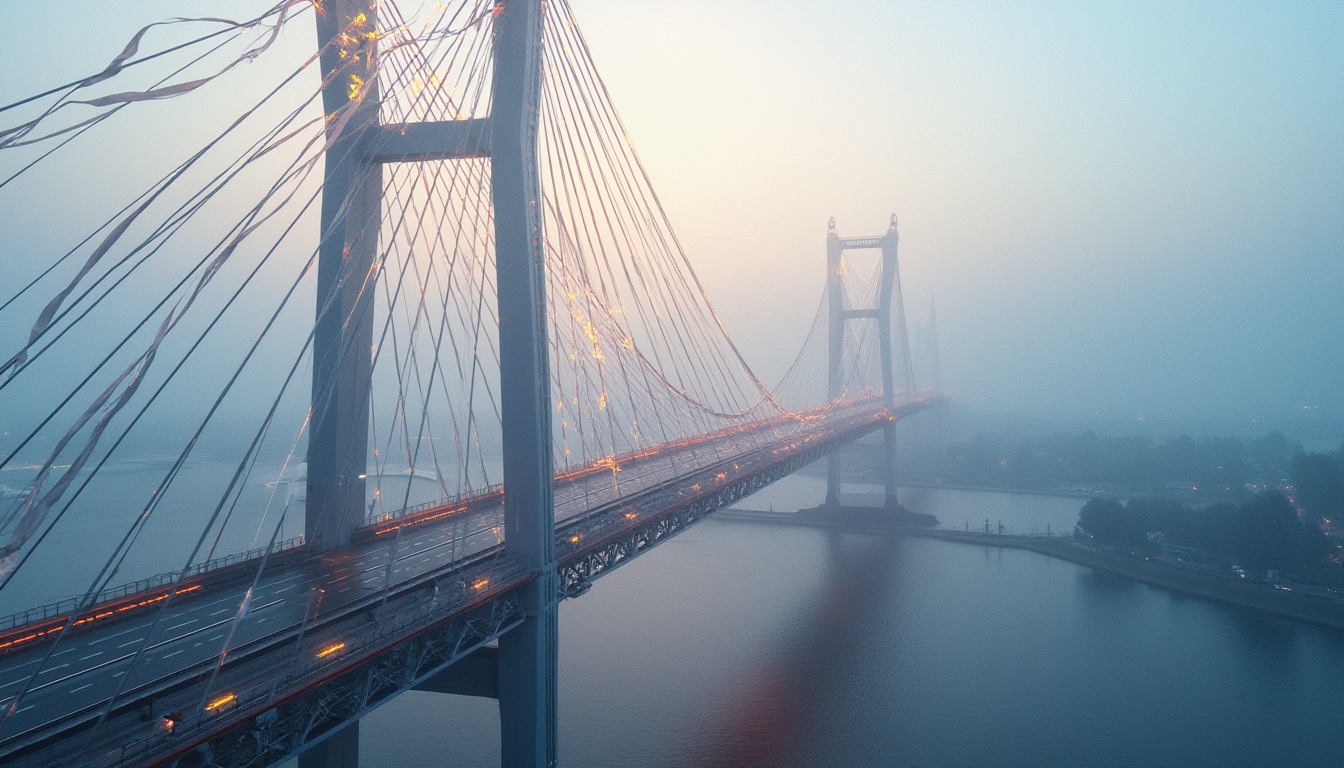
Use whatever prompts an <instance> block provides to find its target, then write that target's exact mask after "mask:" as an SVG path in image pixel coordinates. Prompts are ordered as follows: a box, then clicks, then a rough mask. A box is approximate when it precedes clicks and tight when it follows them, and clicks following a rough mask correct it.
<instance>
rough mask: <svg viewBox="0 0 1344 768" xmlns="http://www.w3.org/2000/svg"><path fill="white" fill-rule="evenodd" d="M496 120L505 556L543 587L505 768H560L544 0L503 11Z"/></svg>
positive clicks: (515, 685) (524, 631) (503, 670)
mask: <svg viewBox="0 0 1344 768" xmlns="http://www.w3.org/2000/svg"><path fill="white" fill-rule="evenodd" d="M495 10H496V13H495V17H494V25H495V30H494V35H495V37H494V84H493V94H492V95H493V99H492V101H491V114H490V133H491V136H490V157H491V184H492V195H493V199H494V214H495V257H496V269H497V272H496V283H497V285H498V290H499V365H500V417H501V422H502V427H503V440H504V453H503V458H504V548H505V551H506V552H507V553H508V554H510V555H512V556H515V557H517V558H518V559H519V560H521V561H523V562H524V563H526V564H527V566H528V567H529V569H530V570H532V572H533V573H534V574H535V575H536V578H534V579H533V581H532V582H531V583H530V584H529V585H528V587H527V590H526V595H525V609H526V612H527V618H526V619H525V620H524V621H523V623H522V625H521V626H519V627H517V628H516V629H514V630H512V631H510V632H508V633H507V634H505V635H504V636H503V637H501V638H500V640H499V717H500V726H501V728H500V733H501V739H502V745H501V754H502V757H503V765H504V767H505V768H549V766H553V765H555V764H556V741H557V739H556V708H557V706H558V702H557V690H558V686H557V682H556V668H557V658H558V657H557V646H558V643H559V632H558V627H559V622H558V608H557V600H558V587H557V585H558V582H557V576H556V563H555V509H554V503H553V500H552V487H551V483H552V477H553V474H554V469H553V467H552V457H551V413H552V410H551V377H550V368H549V365H548V358H547V355H548V354H549V351H550V346H549V344H548V340H547V329H546V272H545V266H546V265H545V247H544V246H545V239H544V237H543V234H542V211H541V205H542V201H541V192H540V180H539V176H538V172H537V125H538V121H539V117H540V114H539V113H540V89H541V63H542V47H541V46H542V7H541V0H502V1H501V2H497V3H496V5H495Z"/></svg>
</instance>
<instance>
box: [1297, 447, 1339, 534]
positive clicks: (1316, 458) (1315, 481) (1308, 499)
mask: <svg viewBox="0 0 1344 768" xmlns="http://www.w3.org/2000/svg"><path fill="white" fill-rule="evenodd" d="M1292 480H1293V487H1294V489H1295V491H1296V500H1297V503H1298V505H1299V506H1301V507H1302V510H1303V511H1304V512H1306V513H1307V514H1308V515H1311V516H1312V517H1313V518H1323V519H1325V520H1330V521H1338V520H1341V519H1344V446H1340V448H1339V450H1338V451H1335V452H1334V453H1302V452H1300V451H1299V452H1298V453H1297V454H1295V455H1294V456H1293V463H1292Z"/></svg>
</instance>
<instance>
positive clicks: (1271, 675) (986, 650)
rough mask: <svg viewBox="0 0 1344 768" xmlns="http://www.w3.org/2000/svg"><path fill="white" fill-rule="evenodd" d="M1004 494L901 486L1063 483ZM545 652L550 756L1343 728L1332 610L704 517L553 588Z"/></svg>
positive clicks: (963, 502) (1076, 754) (1106, 748)
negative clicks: (1203, 596)
mask: <svg viewBox="0 0 1344 768" xmlns="http://www.w3.org/2000/svg"><path fill="white" fill-rule="evenodd" d="M814 486H815V481H814V480H813V479H812V478H807V477H805V476H803V477H800V476H793V477H790V478H787V479H785V480H783V481H780V483H778V484H776V485H775V486H772V488H773V489H776V490H775V493H776V494H778V495H777V496H776V500H777V501H778V500H779V499H781V498H783V497H788V496H790V495H792V496H793V497H794V498H796V499H799V500H806V499H808V498H809V497H810V495H811V494H812V493H813V490H814ZM1004 496H1005V495H1004V494H977V493H972V492H947V491H936V490H929V491H925V492H924V493H923V494H922V495H921V494H915V493H910V494H909V496H907V498H908V499H909V501H908V503H910V504H911V506H912V507H913V508H915V509H917V510H919V511H925V512H933V513H934V514H937V515H938V516H939V517H940V518H942V519H944V523H946V522H947V521H948V520H951V519H955V518H956V517H957V516H959V515H960V516H968V517H973V518H975V517H978V518H984V517H985V516H992V515H1001V516H1002V517H1003V518H1004V523H1005V525H1014V526H1017V527H1029V526H1031V525H1032V524H1033V523H1032V522H1031V520H1032V519H1033V517H1032V516H1033V515H1036V514H1040V515H1045V516H1046V517H1050V518H1053V517H1055V516H1056V515H1058V514H1060V510H1062V509H1064V508H1067V507H1071V508H1072V511H1073V513H1074V514H1076V512H1077V509H1078V508H1079V507H1080V506H1081V503H1082V502H1081V501H1080V500H1074V499H1058V498H1048V497H1033V496H1014V497H1012V498H1013V499H1015V500H1016V501H1017V503H1018V504H1019V506H1017V507H1012V508H1010V507H1008V506H1006V505H1005V503H1004V501H1005V499H1004ZM763 501H764V499H763V497H762V496H761V495H757V496H753V497H751V498H749V499H747V500H746V501H745V502H744V503H743V506H746V507H751V508H757V509H759V508H764V506H765V505H766V504H768V503H769V502H766V504H762V503H761V502H763ZM776 509H777V510H778V511H785V508H784V507H783V506H777V507H776ZM560 664H561V670H560V674H561V680H560V750H561V752H560V754H561V759H562V761H563V762H564V764H568V765H582V766H591V767H593V768H616V767H617V766H631V765H640V766H666V767H667V768H674V767H675V768H682V767H685V766H706V767H710V768H719V767H722V768H729V767H730V766H731V767H733V768H743V767H754V766H760V767H761V768H765V767H766V766H772V767H777V766H797V767H798V768H803V767H804V766H807V767H809V768H829V767H835V768H841V767H842V766H861V767H865V768H866V767H868V766H872V767H873V768H878V767H884V766H907V765H910V766H913V765H926V766H930V765H933V766H944V765H946V766H953V765H957V766H961V765H977V766H1004V767H1005V768H1007V767H1009V766H1023V765H1034V766H1047V767H1055V766H1058V767H1059V768H1066V767H1069V766H1080V765H1095V766H1125V765H1142V766H1157V765H1190V766H1204V765H1207V766H1247V767H1249V766H1265V765H1294V766H1330V765H1334V764H1335V761H1336V760H1337V756H1338V755H1339V754H1340V750H1341V749H1344V732H1341V731H1340V729H1339V728H1338V713H1339V712H1340V711H1341V707H1344V691H1342V690H1341V689H1340V687H1339V685H1338V681H1339V680H1340V679H1344V641H1342V640H1341V636H1340V634H1339V633H1338V632H1335V631H1328V630H1324V629H1318V628H1315V627H1312V626H1309V625H1305V624H1301V623H1296V622H1292V621H1288V620H1284V619H1278V618H1274V617H1269V616H1265V615H1262V614H1258V613H1255V612H1250V611H1245V610H1241V609H1236V608H1230V607H1227V606H1222V605H1219V604H1215V603H1210V602H1206V601H1203V600H1198V599H1193V598H1187V597H1182V596H1179V595H1176V594H1173V593H1170V592H1166V591H1163V590H1160V589H1156V588H1151V587H1148V586H1145V585H1142V584H1138V583H1134V582H1131V581H1128V580H1124V579H1119V578H1115V577H1111V576H1108V575H1105V574H1099V573H1096V572H1094V571H1091V570H1089V569H1087V568H1083V567H1080V566H1076V565H1073V564H1070V563H1066V562H1062V561H1058V560H1053V559H1051V558H1048V557H1044V556H1042V555H1038V554H1035V553H1031V552H1025V551H1017V550H996V549H986V548H981V547H976V546H966V545H960V544H954V543H948V542H942V541H934V540H926V539H902V538H886V537H882V536H870V535H851V534H843V535H842V534H835V533H831V532H826V531H821V530H815V529H805V528H792V527H787V526H771V525H762V524H757V523H742V522H723V521H715V520H714V519H713V518H711V519H710V520H709V521H707V522H705V523H703V524H701V525H699V526H696V527H695V528H692V529H691V530H690V531H688V532H686V533H685V534H682V535H681V536H679V537H677V538H676V539H675V540H673V541H671V542H669V543H667V544H666V545H663V546H661V547H658V548H657V549H655V550H654V551H652V552H650V553H649V554H647V555H645V556H642V557H641V558H640V559H639V561H638V562H636V563H633V564H631V565H630V566H628V567H625V568H622V569H619V570H617V571H616V572H614V573H612V574H611V575H609V576H606V577H604V578H602V579H601V580H599V581H598V582H596V584H595V586H594V587H593V589H592V590H591V591H590V592H588V593H587V594H586V595H584V596H583V597H582V598H580V599H577V600H568V601H566V602H564V603H562V604H561V646H560ZM498 734H499V730H498V715H497V710H496V706H495V702H493V701H489V700H480V699H467V698H463V697H452V696H439V695H434V694H424V693H410V694H407V695H405V696H402V697H400V698H398V699H396V700H394V701H392V702H391V703H389V704H388V705H386V706H384V707H383V708H382V709H380V710H378V711H376V712H375V713H374V714H373V715H371V716H369V717H367V718H365V719H364V720H363V721H362V723H361V734H360V738H361V752H362V757H361V759H362V760H363V761H364V764H366V765H378V766H380V767H383V766H385V767H386V768H403V767H405V768H409V767H410V766H419V765H428V764H446V765H453V766H470V767H472V768H474V767H476V766H481V767H484V766H494V765H497V760H498V756H497V755H498V743H497V740H498Z"/></svg>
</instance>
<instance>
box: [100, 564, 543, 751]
mask: <svg viewBox="0 0 1344 768" xmlns="http://www.w3.org/2000/svg"><path fill="white" fill-rule="evenodd" d="M482 574H488V575H489V578H490V583H491V585H492V588H491V589H489V590H486V591H484V592H482V593H480V594H473V593H472V591H471V590H470V588H467V589H466V590H464V591H463V592H462V593H460V594H458V595H456V597H457V599H456V600H451V601H446V602H439V603H437V604H430V605H427V606H425V607H422V608H419V609H417V610H416V611H415V612H414V613H412V614H411V615H410V616H407V617H404V618H402V619H399V620H397V621H395V622H392V623H379V624H376V625H373V629H372V630H371V631H369V632H366V633H364V634H362V635H359V636H358V638H357V639H353V640H348V641H345V642H343V643H341V646H340V648H339V650H337V651H335V652H332V653H329V654H326V655H323V656H320V657H317V658H312V659H309V660H308V661H306V662H303V663H301V664H293V663H291V664H288V665H286V668H287V671H286V672H285V674H284V675H283V676H280V677H275V678H270V679H268V680H266V681H265V682H262V683H256V684H254V685H252V686H250V687H247V688H243V689H240V690H235V691H228V692H224V691H221V692H220V693H219V694H217V695H215V696H212V697H210V701H209V703H208V704H207V706H206V710H204V711H198V712H193V713H191V714H185V715H184V716H182V717H181V719H179V720H176V721H175V722H174V723H173V724H172V727H171V730H167V729H165V730H164V731H162V732H161V733H160V734H158V735H155V736H150V737H147V738H142V739H138V740H136V741H134V742H131V743H128V744H125V745H124V746H123V747H122V748H121V750H120V754H119V755H118V765H140V764H143V762H144V761H146V760H149V759H153V756H154V755H156V754H158V753H163V752H168V751H171V750H172V749H173V748H174V747H176V746H177V745H178V744H179V743H182V742H188V743H190V742H191V741H192V740H193V739H192V736H193V735H195V734H200V733H202V732H208V731H209V730H210V729H212V728H216V727H218V725H219V723H220V721H222V720H225V719H227V718H228V716H229V715H230V714H234V713H237V712H239V711H242V710H254V711H255V710H265V709H267V708H269V706H270V705H271V704H272V703H273V702H275V701H277V700H279V699H281V698H284V697H286V696H290V695H292V694H293V692H294V691H295V690H301V689H302V688H304V687H305V686H306V684H307V683H308V682H309V681H311V680H312V679H316V678H320V677H322V676H325V675H328V674H330V672H331V670H333V669H334V668H337V667H338V666H339V664H338V662H340V661H343V660H350V659H352V657H354V658H356V659H357V657H360V656H363V655H365V654H367V653H369V652H372V651H375V650H377V649H379V648H382V647H384V646H387V645H388V644H389V643H396V642H398V641H400V640H402V639H405V638H406V637H409V636H410V635H411V634H412V631H413V630H415V629H418V628H419V627H422V626H427V625H429V624H431V623H433V622H434V621H437V620H440V619H442V618H444V617H447V616H451V615H452V614H454V613H457V612H459V611H462V610H464V609H466V608H468V607H469V606H471V605H472V604H474V603H475V602H476V601H479V600H481V599H491V598H494V597H497V596H499V595H502V594H505V593H507V592H508V591H509V590H511V589H513V588H514V587H516V586H517V585H518V584H521V583H523V582H525V581H526V580H527V579H528V578H529V577H530V576H531V574H530V572H529V571H528V570H527V569H526V568H525V567H523V566H521V565H511V566H509V567H506V568H502V569H501V568H491V569H488V570H485V571H481V572H477V574H476V576H480V575H482ZM197 738H200V737H199V736H197Z"/></svg>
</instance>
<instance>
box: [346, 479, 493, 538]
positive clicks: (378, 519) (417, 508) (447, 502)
mask: <svg viewBox="0 0 1344 768" xmlns="http://www.w3.org/2000/svg"><path fill="white" fill-rule="evenodd" d="M503 490H504V486H503V485H502V484H500V485H487V486H485V487H484V488H477V489H476V490H472V491H463V492H462V493H459V494H457V495H455V496H448V497H447V498H443V499H437V500H435V501H426V502H425V503H423V504H415V505H413V506H409V507H404V508H402V509H399V510H397V511H396V512H392V513H383V514H380V515H366V516H365V517H364V524H363V525H361V526H360V527H361V528H368V527H369V526H373V525H378V524H380V523H386V522H391V521H392V520H400V519H401V518H403V517H408V516H410V515H415V514H418V513H420V512H424V511H425V510H427V509H434V508H435V507H447V506H452V505H454V504H463V503H465V502H468V501H472V500H473V499H482V498H485V497H487V496H493V495H495V494H497V493H500V492H502V491H503Z"/></svg>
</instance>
